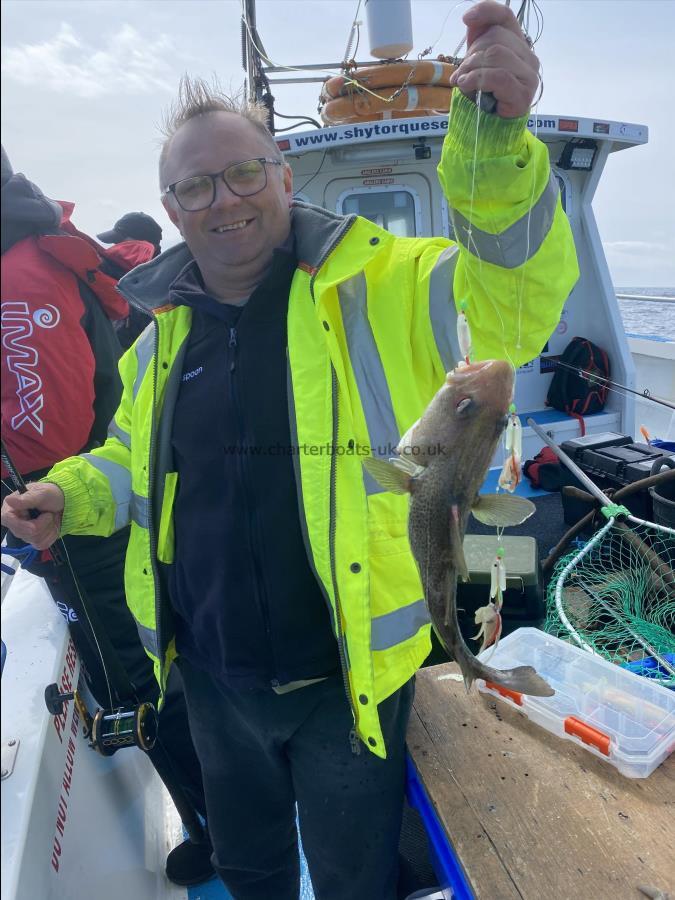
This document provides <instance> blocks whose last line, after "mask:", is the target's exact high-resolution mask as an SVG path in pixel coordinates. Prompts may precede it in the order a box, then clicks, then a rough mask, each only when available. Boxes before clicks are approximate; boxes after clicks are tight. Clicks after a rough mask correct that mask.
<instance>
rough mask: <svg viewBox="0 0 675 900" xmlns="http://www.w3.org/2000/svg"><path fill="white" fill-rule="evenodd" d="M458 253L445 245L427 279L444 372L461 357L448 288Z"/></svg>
mask: <svg viewBox="0 0 675 900" xmlns="http://www.w3.org/2000/svg"><path fill="white" fill-rule="evenodd" d="M458 254H459V250H458V248H457V246H456V245H453V246H451V247H446V249H445V250H444V251H443V252H442V253H441V254H440V256H439V257H438V259H437V260H436V265H435V266H434V268H433V271H432V273H431V277H430V278H429V318H430V319H431V329H432V331H433V333H434V340H435V341H436V347H437V348H438V353H439V355H440V357H441V360H442V362H443V366H444V368H445V371H446V372H449V371H450V370H451V369H454V368H455V365H456V363H457V362H458V361H459V360H460V359H461V353H460V352H459V342H458V340H457V310H456V309H455V299H454V294H453V290H452V284H453V281H454V278H455V267H456V265H457V260H458V258H459V257H458Z"/></svg>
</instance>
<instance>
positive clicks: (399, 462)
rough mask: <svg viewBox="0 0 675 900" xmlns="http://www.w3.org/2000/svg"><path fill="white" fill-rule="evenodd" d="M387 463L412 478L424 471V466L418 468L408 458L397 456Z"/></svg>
mask: <svg viewBox="0 0 675 900" xmlns="http://www.w3.org/2000/svg"><path fill="white" fill-rule="evenodd" d="M389 462H390V463H391V464H392V466H396V468H397V469H400V470H401V471H402V472H405V473H406V475H410V476H412V477H413V478H414V477H415V475H419V474H420V473H421V472H423V471H424V466H418V465H417V463H415V462H413V461H412V459H410V457H409V456H397V457H396V458H395V459H390V460H389Z"/></svg>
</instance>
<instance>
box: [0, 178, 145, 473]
mask: <svg viewBox="0 0 675 900" xmlns="http://www.w3.org/2000/svg"><path fill="white" fill-rule="evenodd" d="M17 180H18V183H15V184H14V190H13V191H9V192H8V196H7V197H6V196H5V194H6V188H7V187H12V183H13V182H16V181H17ZM27 186H28V187H27ZM29 188H30V189H32V192H31V190H29ZM2 192H3V198H2V199H3V230H4V234H3V254H2V282H1V296H2V433H3V439H4V441H5V444H6V445H7V449H8V450H9V453H10V455H11V457H12V459H13V461H14V463H15V465H16V467H17V468H18V470H19V471H20V472H21V473H22V474H24V475H25V474H28V473H39V472H40V470H43V469H46V468H48V467H50V466H52V465H53V464H54V463H56V462H58V461H59V460H62V459H65V458H66V457H67V456H71V455H73V454H76V453H79V452H81V451H82V450H83V449H85V448H88V447H90V446H94V445H96V444H98V443H102V441H103V440H104V439H105V433H106V431H107V427H108V424H109V422H110V419H111V418H112V416H113V414H114V412H115V410H116V408H117V404H118V402H119V396H120V393H121V385H120V381H119V375H118V373H117V360H118V358H119V355H120V347H119V342H118V340H117V337H116V335H115V331H114V327H113V324H112V320H117V319H123V318H124V317H125V316H127V315H128V306H127V303H126V301H125V300H124V299H123V298H122V297H121V295H120V294H119V293H118V292H117V290H116V288H115V286H116V283H117V281H116V279H115V278H113V277H111V276H110V275H107V274H105V273H104V272H102V271H101V269H100V268H99V267H100V266H101V264H102V262H103V260H104V259H105V258H106V257H109V256H110V257H112V258H113V259H114V261H115V262H117V263H120V261H122V260H123V259H124V257H125V254H124V252H122V254H120V252H119V247H124V245H119V246H118V250H117V253H111V251H106V250H104V248H103V247H101V246H100V245H99V244H97V242H96V241H94V240H93V239H92V238H90V237H88V236H87V235H85V234H83V233H82V232H80V231H78V230H77V229H76V228H75V226H74V225H73V224H72V223H71V222H70V216H71V213H72V210H73V204H71V203H62V204H59V205H60V207H61V209H62V216H61V220H60V222H58V221H57V222H52V224H51V228H50V227H48V222H46V221H45V219H48V217H49V213H48V212H47V207H46V205H45V204H48V205H49V206H50V207H51V210H52V211H53V210H54V207H55V206H56V204H54V203H53V201H49V200H47V199H46V198H45V197H43V196H42V194H41V193H40V192H39V191H38V190H37V189H36V188H35V187H34V185H31V183H30V182H28V181H26V179H24V178H23V176H20V175H19V176H16V175H15V176H13V178H12V179H11V180H10V182H9V185H8V186H5V187H3V189H2ZM36 192H37V193H36ZM6 200H7V203H6ZM8 206H9V209H7V207H8ZM12 206H14V211H15V214H16V215H15V218H14V220H11V219H10V215H11V212H12ZM57 209H58V208H57ZM34 213H36V216H35V223H33V224H35V225H36V228H39V229H40V231H41V232H42V233H33V234H30V233H29V234H28V235H27V236H24V235H26V232H27V230H28V229H29V227H30V224H31V220H30V216H31V215H32V214H34ZM51 214H52V215H54V212H52V213H51ZM7 229H9V232H10V234H9V238H7V237H6V235H7ZM12 229H14V236H15V237H16V238H17V240H16V242H15V243H12ZM50 230H51V231H52V233H44V232H45V231H50ZM125 243H129V242H125ZM133 243H135V244H136V245H137V246H136V247H135V248H134V253H130V254H127V265H126V266H125V268H126V269H130V268H133V266H134V265H136V264H138V263H139V262H145V261H147V260H148V259H150V258H151V257H152V253H153V247H152V244H149V243H146V242H133ZM139 245H140V246H139ZM130 257H131V258H130ZM132 259H133V262H132V261H131V260H132ZM3 474H4V472H3Z"/></svg>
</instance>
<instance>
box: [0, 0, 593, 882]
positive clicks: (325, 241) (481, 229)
mask: <svg viewBox="0 0 675 900" xmlns="http://www.w3.org/2000/svg"><path fill="white" fill-rule="evenodd" d="M465 21H466V23H467V25H468V28H469V31H468V45H469V50H468V55H467V58H466V60H465V62H464V63H463V65H462V66H461V67H460V69H459V70H458V72H457V73H456V75H455V80H456V84H457V87H458V88H459V90H457V91H456V92H455V96H454V100H453V105H452V110H451V114H450V122H449V128H448V134H447V137H446V139H445V144H444V148H443V154H442V158H441V162H440V165H439V177H440V180H441V183H442V185H443V187H444V190H445V193H446V196H447V199H448V204H449V207H450V210H451V216H452V218H453V221H454V225H455V233H456V234H457V235H458V238H459V243H454V242H453V241H450V240H447V239H445V238H396V237H394V236H393V235H391V234H389V233H388V232H386V231H384V230H383V229H381V228H379V227H378V226H376V225H374V224H373V223H371V222H370V221H368V220H366V219H363V218H360V217H358V216H337V215H335V214H334V213H331V212H326V211H325V210H323V209H319V208H316V207H312V206H307V205H305V204H301V203H294V202H293V199H292V193H293V192H292V184H291V171H290V169H289V167H288V166H287V165H286V164H285V163H284V161H283V157H282V156H281V154H280V152H279V151H278V149H277V146H276V144H275V142H274V140H273V138H272V137H271V136H270V135H269V133H268V132H267V131H266V129H265V128H264V126H263V125H262V124H261V122H262V119H261V114H260V113H259V112H256V111H255V110H253V109H251V108H250V107H247V108H245V109H241V108H236V107H234V106H233V105H232V104H231V103H228V102H227V101H225V100H223V99H222V98H221V97H219V96H217V95H215V94H213V93H211V92H210V90H209V88H208V86H207V85H205V84H203V83H201V82H191V81H185V82H184V83H183V90H182V94H181V98H180V101H179V103H178V105H177V106H176V108H175V110H174V115H173V117H172V120H171V122H170V124H169V128H168V134H167V141H166V143H165V144H164V147H163V150H162V154H161V159H160V180H161V187H162V190H163V192H164V205H165V208H166V210H167V212H168V214H169V216H170V217H171V219H172V221H173V222H174V223H175V224H176V225H177V227H178V228H179V229H180V231H181V233H182V235H183V237H184V239H185V243H183V244H180V245H179V246H176V247H173V248H171V249H170V250H168V251H167V252H165V253H163V254H162V255H161V256H159V257H158V258H157V259H155V260H153V261H152V262H150V263H148V264H146V265H145V266H142V267H141V268H139V269H137V270H136V271H135V272H133V273H131V274H130V275H128V276H127V277H125V278H124V279H122V282H121V284H120V288H121V290H122V292H123V294H124V296H125V297H126V298H127V300H128V301H129V302H130V303H132V304H135V305H137V306H139V307H142V308H143V309H146V310H147V311H148V312H151V313H152V315H153V318H154V322H153V324H152V325H151V326H150V327H149V328H148V329H147V330H146V331H145V332H144V333H143V335H142V336H141V337H140V338H139V340H138V341H137V342H136V344H135V345H134V347H133V348H132V349H131V350H130V351H129V352H128V353H127V354H126V355H125V356H124V358H123V360H122V363H121V374H122V379H123V381H124V395H123V398H122V402H121V405H120V407H119V409H118V411H117V413H116V414H115V417H114V419H113V422H112V424H111V427H110V432H109V438H108V441H107V443H106V444H105V446H104V447H102V448H100V449H97V450H94V451H92V452H91V453H89V454H85V455H83V456H79V457H75V458H72V459H69V460H66V461H65V462H63V463H61V464H60V465H58V466H56V467H55V468H54V469H52V471H51V472H50V473H49V476H48V482H47V483H41V484H36V485H32V486H31V487H30V488H29V493H28V495H26V496H25V497H18V496H17V495H13V496H12V497H10V498H9V499H8V500H7V501H6V508H5V519H6V521H7V524H8V525H10V527H11V528H12V529H13V530H16V532H17V533H20V534H21V536H22V537H24V539H26V540H29V541H31V542H33V543H36V544H37V545H38V546H47V545H48V544H49V543H50V542H51V541H53V540H54V538H55V537H56V536H57V534H59V533H61V534H64V533H82V534H85V533H86V534H110V533H111V532H113V531H114V530H115V529H118V528H121V527H123V526H124V525H125V524H126V523H128V522H129V521H130V522H131V539H130V543H129V551H128V555H127V564H126V582H127V596H128V602H129V606H130V608H131V610H132V613H133V615H134V617H135V619H136V622H137V625H138V629H139V633H140V635H141V638H142V640H143V643H144V645H145V648H146V650H147V652H148V654H149V655H150V656H151V657H152V658H153V659H154V660H155V667H156V672H157V677H158V679H159V681H160V683H161V684H162V685H163V684H164V683H165V682H166V678H167V673H168V670H169V666H170V665H171V663H172V661H173V660H174V659H176V657H178V659H179V666H180V669H181V672H182V675H183V679H184V682H185V690H186V695H187V700H188V707H189V712H190V723H191V729H192V734H193V738H194V742H195V746H196V748H197V752H198V755H199V758H200V762H201V766H202V772H203V776H204V783H205V789H206V802H207V808H208V821H209V830H210V833H211V838H212V841H213V845H214V848H215V856H214V860H215V865H216V869H217V871H218V873H219V874H220V876H221V878H222V879H223V881H224V882H225V884H226V886H227V887H228V888H229V890H230V892H231V893H232V895H233V896H234V897H236V898H238V900H263V898H264V900H269V898H271V897H274V898H275V900H291V898H292V900H297V896H298V879H299V868H298V853H297V834H296V827H295V816H296V803H297V812H298V816H299V822H300V829H301V832H302V840H303V846H304V851H305V854H306V857H307V860H308V863H309V868H310V874H311V878H312V883H313V887H314V891H315V894H316V896H317V898H319V900H349V898H353V900H363V898H366V897H367V898H373V900H375V898H377V900H393V898H394V897H395V883H396V857H397V854H396V849H397V842H398V837H399V832H400V825H401V812H402V803H403V790H404V746H405V733H406V724H407V720H408V715H409V711H410V706H411V702H412V694H413V681H412V679H413V676H414V674H415V671H416V670H417V669H418V668H419V666H420V665H421V664H422V663H423V662H424V659H425V657H426V656H427V655H428V653H429V650H430V637H429V631H430V625H429V620H428V617H427V616H426V614H425V611H424V605H423V603H421V602H420V598H421V597H422V588H421V584H420V578H419V574H418V571H417V568H416V565H415V562H414V560H413V557H412V555H411V553H410V549H409V545H408V540H407V537H406V518H407V501H406V499H405V498H404V497H401V496H397V495H394V494H390V493H384V492H382V491H381V490H380V489H378V487H377V486H375V485H374V484H372V483H370V482H369V481H368V480H365V479H364V475H363V470H362V466H361V460H362V456H361V455H360V453H359V449H360V448H363V447H372V448H373V451H374V452H375V453H377V452H378V448H379V452H380V453H382V454H386V453H387V452H388V448H389V447H393V446H396V444H397V442H398V439H399V437H400V435H401V434H402V433H403V432H404V431H405V430H406V429H407V428H408V427H409V426H410V425H411V424H412V423H413V422H414V421H415V420H416V419H417V418H418V417H419V416H420V414H421V413H422V411H423V410H424V408H425V407H426V405H427V404H428V402H429V401H430V399H431V397H432V396H433V395H434V393H435V392H436V390H437V389H438V387H439V386H440V385H441V383H442V381H443V379H444V376H445V373H446V372H447V371H448V370H449V369H451V368H452V367H453V366H454V363H455V361H456V359H457V350H456V346H457V338H456V316H457V314H456V308H457V306H456V305H457V304H458V303H459V302H460V301H462V300H466V301H467V303H468V308H467V314H468V318H469V321H470V323H471V327H472V337H473V346H474V350H475V353H476V358H477V359H485V358H490V357H495V356H503V354H504V347H505V346H507V347H508V349H509V353H510V355H511V357H512V359H513V361H514V363H515V364H516V365H521V364H523V363H525V362H526V361H528V360H530V359H532V358H534V357H535V356H536V355H537V354H538V353H539V352H540V351H541V349H542V347H543V345H544V344H545V342H546V340H547V339H548V337H549V335H550V334H551V332H552V331H553V329H554V328H555V326H556V324H557V322H558V320H559V317H560V312H561V309H562V306H563V303H564V302H565V300H566V298H567V296H568V295H569V293H570V291H571V289H572V287H573V285H574V283H575V281H576V279H577V275H578V270H577V263H576V258H575V253H574V246H573V242H572V236H571V232H570V228H569V224H568V222H567V220H566V218H565V215H564V213H563V211H562V209H561V206H560V200H559V196H558V190H557V187H556V184H555V180H554V179H553V178H552V175H551V171H550V166H549V160H548V154H547V151H546V149H545V147H544V146H543V145H542V144H541V143H539V142H538V141H537V140H535V139H534V138H533V137H532V136H531V135H530V134H529V133H528V132H527V130H526V121H527V118H526V117H527V113H528V111H529V107H530V103H531V101H532V98H533V96H534V93H535V90H536V88H537V84H538V78H537V71H538V61H537V59H536V57H535V56H534V54H533V53H532V51H531V49H530V47H529V45H528V43H527V42H526V40H525V38H524V37H523V34H522V32H521V30H520V27H519V26H518V23H517V21H516V19H515V17H514V16H513V14H512V13H511V12H510V11H509V10H508V9H506V8H505V7H503V6H501V5H499V4H497V3H493V2H485V3H481V4H478V5H477V6H475V7H474V8H473V9H472V10H471V11H470V12H468V13H467V14H466V16H465ZM479 88H482V89H483V90H485V91H490V92H492V93H493V94H494V96H495V97H496V99H497V106H496V111H495V113H493V114H489V113H484V112H482V111H481V112H479V111H478V110H477V108H476V105H475V103H474V101H473V99H472V98H473V96H474V94H475V92H476V90H477V89H479ZM477 121H478V134H477V141H476V127H477ZM474 148H475V150H476V154H477V156H476V165H475V192H474V202H473V204H472V202H471V185H472V177H473V172H474ZM472 206H473V209H471V208H472ZM469 218H471V223H472V229H473V231H472V240H473V242H475V244H472V247H471V248H469V247H467V246H465V244H464V243H462V241H463V240H464V239H465V237H464V236H465V234H466V229H465V227H463V226H464V225H465V223H466V222H467V221H468V220H469ZM505 232H508V240H502V236H503V235H504V233H505ZM476 247H480V251H479V252H480V259H479V258H478V257H477V256H476V255H475V248H476ZM518 334H521V340H520V346H517V344H518V340H517V335H518ZM30 507H36V508H37V509H39V510H41V511H42V515H41V516H40V517H39V518H37V519H36V520H34V521H28V520H27V510H28V509H29V508H30Z"/></svg>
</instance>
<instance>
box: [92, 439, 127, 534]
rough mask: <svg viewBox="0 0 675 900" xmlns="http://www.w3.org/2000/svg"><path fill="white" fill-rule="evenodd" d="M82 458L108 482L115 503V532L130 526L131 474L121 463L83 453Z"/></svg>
mask: <svg viewBox="0 0 675 900" xmlns="http://www.w3.org/2000/svg"><path fill="white" fill-rule="evenodd" d="M82 458H83V459H86V460H87V462H88V463H89V464H90V465H92V466H93V467H94V468H95V469H98V470H99V472H101V474H102V475H104V476H105V477H106V479H107V480H108V484H109V485H110V492H111V493H112V496H113V501H114V503H115V531H118V530H119V529H120V528H123V527H124V526H125V525H128V524H129V504H130V502H131V472H130V471H129V470H128V469H127V468H126V467H125V466H121V465H120V464H119V463H116V462H111V461H110V460H109V459H103V457H101V456H94V455H93V454H92V453H83V454H82Z"/></svg>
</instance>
